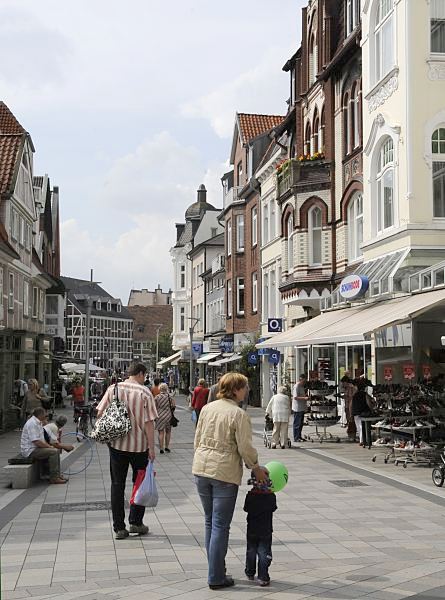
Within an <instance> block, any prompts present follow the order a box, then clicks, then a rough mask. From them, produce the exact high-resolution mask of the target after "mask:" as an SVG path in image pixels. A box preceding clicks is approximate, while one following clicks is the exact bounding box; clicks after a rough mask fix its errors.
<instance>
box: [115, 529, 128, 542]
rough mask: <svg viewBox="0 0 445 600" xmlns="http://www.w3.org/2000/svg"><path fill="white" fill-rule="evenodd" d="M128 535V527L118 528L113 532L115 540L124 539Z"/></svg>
mask: <svg viewBox="0 0 445 600" xmlns="http://www.w3.org/2000/svg"><path fill="white" fill-rule="evenodd" d="M129 535H130V532H129V531H128V529H119V531H115V532H114V539H116V540H124V539H125V538H127V537H128V536H129Z"/></svg>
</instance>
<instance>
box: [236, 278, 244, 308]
mask: <svg viewBox="0 0 445 600" xmlns="http://www.w3.org/2000/svg"><path fill="white" fill-rule="evenodd" d="M236 313H237V314H238V315H243V314H244V277H238V278H237V280H236Z"/></svg>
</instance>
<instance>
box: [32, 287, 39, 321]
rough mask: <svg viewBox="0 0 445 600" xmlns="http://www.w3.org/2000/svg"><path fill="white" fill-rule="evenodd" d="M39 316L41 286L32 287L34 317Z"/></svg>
mask: <svg viewBox="0 0 445 600" xmlns="http://www.w3.org/2000/svg"><path fill="white" fill-rule="evenodd" d="M38 316H39V288H37V287H35V286H34V287H33V288H32V318H33V319H37V317H38Z"/></svg>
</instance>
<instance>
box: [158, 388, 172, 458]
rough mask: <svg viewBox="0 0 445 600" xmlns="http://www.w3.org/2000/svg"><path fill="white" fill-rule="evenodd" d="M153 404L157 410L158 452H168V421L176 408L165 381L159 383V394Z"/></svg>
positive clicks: (170, 429) (169, 433) (169, 427)
mask: <svg viewBox="0 0 445 600" xmlns="http://www.w3.org/2000/svg"><path fill="white" fill-rule="evenodd" d="M155 404H156V410H157V411H158V418H157V419H156V424H155V427H156V431H157V432H158V437H159V452H160V453H161V454H164V451H165V452H170V438H171V431H172V427H171V425H170V421H171V418H172V412H173V411H174V409H175V408H176V404H175V401H174V399H173V398H172V397H171V396H170V394H169V391H168V385H167V384H166V383H161V385H160V386H159V394H158V395H157V396H156V397H155Z"/></svg>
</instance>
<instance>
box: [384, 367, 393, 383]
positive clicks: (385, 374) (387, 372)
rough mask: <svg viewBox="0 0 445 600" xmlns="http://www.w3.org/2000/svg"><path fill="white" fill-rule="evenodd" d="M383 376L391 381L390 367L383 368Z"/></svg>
mask: <svg viewBox="0 0 445 600" xmlns="http://www.w3.org/2000/svg"><path fill="white" fill-rule="evenodd" d="M383 378H384V379H385V381H392V367H384V368H383Z"/></svg>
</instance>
